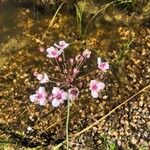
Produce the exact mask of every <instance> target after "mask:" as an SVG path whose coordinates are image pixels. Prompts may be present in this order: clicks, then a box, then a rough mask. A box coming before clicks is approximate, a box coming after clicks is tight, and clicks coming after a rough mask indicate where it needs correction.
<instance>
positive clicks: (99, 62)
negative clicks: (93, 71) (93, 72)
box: [97, 57, 102, 65]
mask: <svg viewBox="0 0 150 150" xmlns="http://www.w3.org/2000/svg"><path fill="white" fill-rule="evenodd" d="M101 61H102V59H101V58H100V57H98V58H97V63H98V65H99V64H101Z"/></svg>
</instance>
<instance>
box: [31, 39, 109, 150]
mask: <svg viewBox="0 0 150 150" xmlns="http://www.w3.org/2000/svg"><path fill="white" fill-rule="evenodd" d="M68 47H69V44H68V43H67V42H65V41H60V42H59V43H58V44H56V43H54V45H53V46H51V47H49V48H47V49H44V48H42V47H41V48H40V49H39V51H40V52H41V53H45V55H46V56H47V57H48V59H49V62H50V63H51V66H52V68H54V70H55V71H57V73H58V74H59V75H60V78H59V80H58V78H55V77H52V76H50V75H47V73H45V72H41V73H39V72H37V71H35V72H34V73H33V75H34V76H35V77H36V78H37V80H38V81H39V83H40V87H39V88H38V90H37V91H36V92H35V93H34V94H32V95H30V101H31V102H33V103H36V104H39V105H41V106H44V105H47V103H51V105H52V107H55V108H56V107H59V106H60V105H63V104H64V103H65V102H67V103H68V105H67V121H66V141H67V150H69V135H68V124H69V111H70V109H69V108H70V102H72V101H74V100H75V99H77V98H78V97H79V95H80V90H81V89H83V87H84V86H83V83H82V79H83V80H85V79H86V76H90V77H92V78H91V79H90V80H89V81H87V82H88V83H87V84H88V86H89V91H90V95H91V97H93V98H95V99H96V98H98V97H99V96H100V94H101V92H102V90H103V89H104V88H105V84H104V83H103V82H102V80H103V77H104V74H105V73H106V71H107V70H108V69H109V64H108V62H105V61H102V59H101V58H100V57H98V58H97V60H95V63H96V68H94V69H93V67H92V71H91V68H90V67H87V64H88V63H89V59H90V58H91V55H92V51H90V50H88V49H85V50H84V51H83V52H82V53H78V54H77V55H75V56H74V57H71V58H69V59H66V55H65V51H66V49H68ZM95 71H96V72H98V73H97V75H92V73H93V72H95ZM79 81H80V82H79ZM85 81H86V80H85ZM45 84H48V85H49V86H50V87H49V86H48V88H49V90H48V91H46V89H48V88H45Z"/></svg>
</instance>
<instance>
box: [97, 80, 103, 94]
mask: <svg viewBox="0 0 150 150" xmlns="http://www.w3.org/2000/svg"><path fill="white" fill-rule="evenodd" d="M104 88H105V84H104V83H103V82H98V83H97V92H99V91H100V90H103V89H104Z"/></svg>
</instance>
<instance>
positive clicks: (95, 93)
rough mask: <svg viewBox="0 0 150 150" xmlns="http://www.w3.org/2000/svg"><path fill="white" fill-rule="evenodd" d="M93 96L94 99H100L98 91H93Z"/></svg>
mask: <svg viewBox="0 0 150 150" xmlns="http://www.w3.org/2000/svg"><path fill="white" fill-rule="evenodd" d="M91 96H92V97H94V98H98V96H99V95H98V93H97V92H96V91H91Z"/></svg>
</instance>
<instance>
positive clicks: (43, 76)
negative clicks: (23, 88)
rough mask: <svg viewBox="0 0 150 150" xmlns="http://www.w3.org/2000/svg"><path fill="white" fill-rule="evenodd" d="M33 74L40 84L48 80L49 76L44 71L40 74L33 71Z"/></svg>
mask: <svg viewBox="0 0 150 150" xmlns="http://www.w3.org/2000/svg"><path fill="white" fill-rule="evenodd" d="M34 76H36V78H37V79H38V80H39V83H41V84H44V83H47V82H49V78H48V76H47V74H46V73H43V74H40V73H37V72H34Z"/></svg>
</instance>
